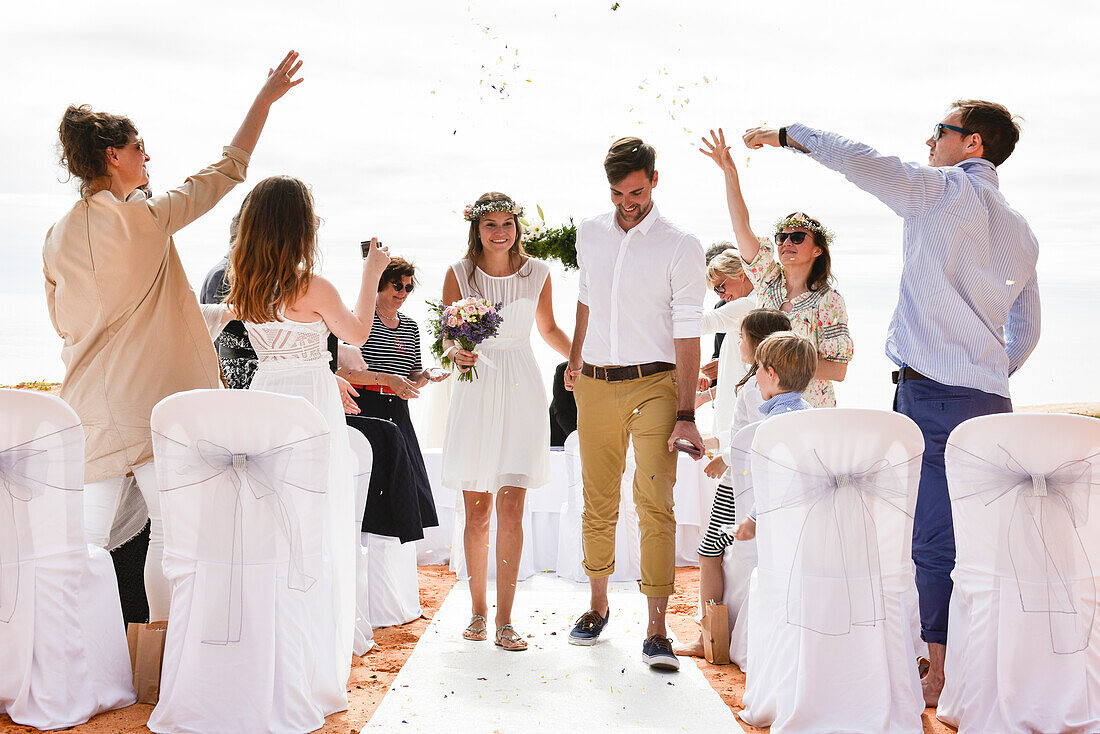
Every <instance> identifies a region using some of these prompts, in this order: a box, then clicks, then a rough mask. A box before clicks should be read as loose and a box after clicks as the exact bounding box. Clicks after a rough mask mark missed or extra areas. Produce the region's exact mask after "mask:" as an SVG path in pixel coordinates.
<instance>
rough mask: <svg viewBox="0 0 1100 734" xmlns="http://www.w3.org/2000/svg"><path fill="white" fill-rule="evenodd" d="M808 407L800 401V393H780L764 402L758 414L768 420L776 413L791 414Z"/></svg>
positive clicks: (803, 401) (804, 402)
mask: <svg viewBox="0 0 1100 734" xmlns="http://www.w3.org/2000/svg"><path fill="white" fill-rule="evenodd" d="M808 407H810V406H809V404H808V403H807V402H806V401H805V400H803V399H802V393H800V392H781V393H779V394H778V395H776V396H775V397H773V398H770V399H768V400H765V401H764V403H763V404H762V405H761V406H760V414H761V415H762V416H764V417H765V418H769V417H771V416H772V415H774V414H776V413H791V412H794V411H796V410H805V409H806V408H808Z"/></svg>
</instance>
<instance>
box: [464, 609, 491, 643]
mask: <svg viewBox="0 0 1100 734" xmlns="http://www.w3.org/2000/svg"><path fill="white" fill-rule="evenodd" d="M462 636H463V637H464V638H465V639H467V640H473V641H474V642H481V641H482V640H484V639H485V638H487V637H488V636H489V630H488V628H487V627H486V626H485V617H483V616H481V615H480V614H475V615H474V616H472V617H470V624H468V625H466V629H465V630H464V631H463V632H462Z"/></svg>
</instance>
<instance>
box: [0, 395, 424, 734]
mask: <svg viewBox="0 0 1100 734" xmlns="http://www.w3.org/2000/svg"><path fill="white" fill-rule="evenodd" d="M0 414H2V415H3V416H4V421H3V422H2V425H0V480H2V484H0V660H2V661H4V663H3V664H2V665H0V713H7V714H8V716H10V717H11V719H12V720H13V721H15V722H16V723H21V724H26V725H30V726H34V727H36V728H38V729H54V728H61V727H67V726H72V725H75V724H79V723H82V722H84V721H86V720H88V719H89V718H90V717H92V716H94V715H95V714H97V713H100V712H102V711H108V710H111V709H115V708H120V707H123V706H127V705H129V704H131V703H133V702H134V700H135V694H134V688H133V685H132V681H131V672H130V660H129V653H128V649H127V643H126V633H125V628H124V624H123V619H122V613H121V609H120V605H119V598H118V588H117V582H116V580H115V575H114V569H113V567H112V564H111V560H110V556H109V554H108V553H107V552H106V551H104V550H103V549H100V548H96V547H93V546H88V545H86V544H85V542H84V535H83V512H82V489H83V472H84V444H83V430H82V428H81V425H80V422H79V420H78V419H77V417H76V415H75V414H74V413H73V411H72V410H71V409H70V408H69V407H68V405H66V404H65V403H64V402H63V401H61V400H60V399H58V398H56V397H53V396H49V395H44V394H39V393H29V392H25V391H15V390H2V391H0ZM151 423H152V428H153V434H154V454H155V461H156V467H157V473H158V479H159V480H160V486H161V492H162V495H161V506H162V511H163V517H164V533H165V561H164V566H165V573H166V575H167V577H168V578H169V579H170V581H171V583H172V601H171V611H170V614H169V625H168V631H167V637H166V642H165V650H164V657H163V665H162V669H161V682H160V700H159V702H158V703H157V705H156V707H155V709H154V710H153V713H152V715H151V717H150V720H149V728H150V729H151V730H153V731H157V732H184V731H193V732H209V731H286V732H292V731H301V732H305V731H312V730H314V729H317V728H319V727H320V726H322V725H323V723H324V716H325V715H326V714H327V713H331V711H329V710H327V709H326V707H325V705H323V704H322V703H320V702H319V701H318V700H316V699H317V697H316V696H314V695H313V693H314V691H313V689H314V683H315V678H316V677H317V676H316V675H315V673H316V672H317V671H318V670H321V669H328V668H331V667H332V666H331V664H330V662H331V661H328V660H326V659H325V656H326V655H329V656H331V652H330V651H332V650H333V649H334V646H333V645H325V644H324V643H323V640H325V639H326V637H325V636H326V635H331V633H332V631H331V629H330V628H331V618H332V615H331V610H326V604H327V605H331V599H332V596H331V592H330V591H328V588H329V586H328V585H329V584H330V583H331V577H330V576H331V574H330V573H329V571H328V568H327V566H326V563H325V561H324V557H323V554H322V552H321V538H322V534H323V533H324V532H325V528H324V524H323V519H322V518H323V512H322V503H323V500H324V493H325V489H326V488H325V487H324V486H323V480H320V484H318V477H324V476H325V475H326V471H327V461H328V428H327V426H326V425H325V421H324V419H323V418H322V416H321V415H320V414H319V413H318V412H317V411H316V410H315V409H314V408H313V407H312V406H311V405H309V404H308V403H307V402H306V401H304V400H301V399H298V398H293V397H287V396H283V395H275V394H270V393H262V392H245V391H220V390H196V391H191V392H186V393H179V394H177V395H174V396H171V397H169V398H166V399H165V400H163V401H161V403H159V404H158V405H157V407H156V408H155V409H154V412H153V415H152V421H151ZM341 430H349V433H350V436H351V440H352V446H353V449H354V454H355V456H356V459H357V464H358V466H359V469H358V475H357V508H358V512H357V517H355V518H349V523H351V522H353V521H354V523H355V527H354V528H349V529H348V531H349V532H354V533H356V534H358V533H359V528H360V525H361V523H362V512H363V509H364V507H365V503H366V489H367V486H368V485H369V480H370V469H371V464H372V461H373V456H372V453H371V448H370V444H369V443H368V442H367V441H366V440H365V439H364V438H363V437H362V435H361V434H360V433H359V432H358V431H355V430H353V429H346V428H345V427H341ZM357 587H358V588H357V610H356V612H357V614H356V616H357V619H356V637H355V648H354V653H355V654H358V655H362V654H365V653H366V652H367V651H368V650H369V649H370V648H371V647H372V645H373V642H372V637H373V633H372V630H373V628H375V627H380V626H386V625H389V624H400V623H403V622H407V621H410V620H411V619H415V618H417V617H418V616H419V615H420V607H419V599H418V586H417V576H416V567H415V550H414V549H413V547H412V544H406V545H404V546H402V545H401V544H400V543H397V542H396V540H395V539H390V538H377V537H374V536H368V535H367V534H363V537H362V547H361V549H360V557H359V562H358V568H357ZM348 654H349V655H350V654H352V651H350V650H349V651H348ZM326 666H327V667H326Z"/></svg>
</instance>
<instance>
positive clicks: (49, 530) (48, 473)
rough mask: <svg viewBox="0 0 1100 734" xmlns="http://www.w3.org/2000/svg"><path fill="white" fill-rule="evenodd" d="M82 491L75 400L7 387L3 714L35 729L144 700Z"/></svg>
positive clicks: (0, 405)
mask: <svg viewBox="0 0 1100 734" xmlns="http://www.w3.org/2000/svg"><path fill="white" fill-rule="evenodd" d="M83 489H84V431H83V429H82V428H81V426H80V420H79V419H78V418H77V416H76V414H75V413H74V412H73V411H72V409H71V408H70V407H69V406H68V405H66V404H65V403H64V402H63V401H62V400H61V399H59V398H56V397H54V396H52V395H45V394H42V393H35V392H28V391H24V390H0V713H7V715H8V716H10V717H11V719H12V721H14V722H15V723H17V724H24V725H26V726H33V727H35V728H36V729H60V728H64V727H68V726H75V725H76V724H81V723H83V722H85V721H87V720H88V719H90V718H91V717H92V716H95V715H96V714H98V713H100V712H101V711H109V710H111V709H116V708H121V707H123V706H129V705H130V704H132V703H133V702H134V700H135V696H134V688H133V685H132V683H131V675H130V655H129V651H128V649H127V647H126V628H125V625H124V623H123V621H122V608H121V606H120V605H119V600H118V582H117V581H116V579H115V570H114V566H113V565H112V563H111V557H110V555H109V554H108V553H107V551H105V550H103V549H102V548H96V547H93V546H89V545H85V543H84V512H83V504H82V503H83V497H84V495H83V493H82V492H83Z"/></svg>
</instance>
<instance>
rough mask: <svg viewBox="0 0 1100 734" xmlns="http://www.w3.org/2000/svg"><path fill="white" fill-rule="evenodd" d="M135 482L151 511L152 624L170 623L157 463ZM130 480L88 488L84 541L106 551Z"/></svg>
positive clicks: (141, 470) (148, 592) (148, 590)
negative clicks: (123, 492)
mask: <svg viewBox="0 0 1100 734" xmlns="http://www.w3.org/2000/svg"><path fill="white" fill-rule="evenodd" d="M134 479H136V480H137V485H138V489H140V490H141V496H142V498H144V500H145V505H146V507H148V508H149V551H148V553H147V554H146V556H145V596H146V597H147V598H148V599H149V620H150V621H152V622H158V621H163V620H166V619H168V607H169V605H170V603H171V600H172V589H171V587H170V586H169V584H168V579H166V578H165V577H164V569H163V568H162V562H163V561H164V526H163V525H162V524H161V519H160V497H159V494H160V492H159V487H158V486H157V475H156V471H155V469H154V468H153V462H149V463H148V464H143V465H142V466H139V467H137V468H135V469H134ZM125 485H126V477H112V478H110V479H104V480H103V481H100V482H92V483H91V484H86V485H85V486H84V540H85V541H86V542H87V543H89V544H91V545H96V546H99V547H100V548H105V547H106V546H107V540H108V538H109V537H110V535H111V526H112V525H113V524H114V521H115V514H116V513H117V512H118V504H119V501H120V500H121V499H122V490H123V487H125Z"/></svg>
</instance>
